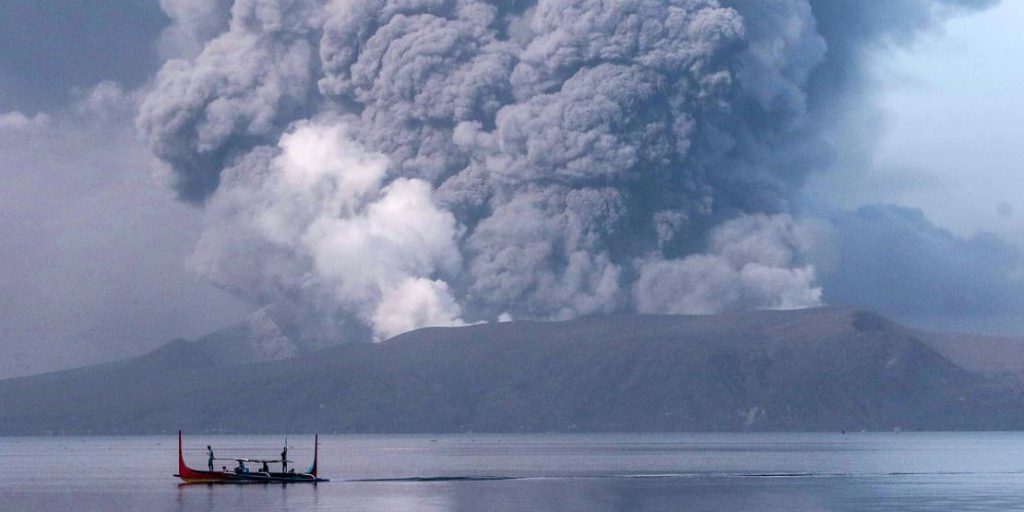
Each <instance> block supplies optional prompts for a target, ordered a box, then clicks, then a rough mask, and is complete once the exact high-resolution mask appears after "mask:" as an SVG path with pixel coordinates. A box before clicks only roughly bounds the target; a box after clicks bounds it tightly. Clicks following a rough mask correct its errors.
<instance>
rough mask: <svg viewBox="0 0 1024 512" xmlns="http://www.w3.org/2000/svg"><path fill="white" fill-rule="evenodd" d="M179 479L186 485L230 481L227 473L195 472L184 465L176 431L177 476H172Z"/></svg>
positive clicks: (179, 435)
mask: <svg viewBox="0 0 1024 512" xmlns="http://www.w3.org/2000/svg"><path fill="white" fill-rule="evenodd" d="M174 476H177V477H178V478H181V479H182V480H184V481H185V483H187V484H198V483H218V482H226V481H228V480H229V479H230V477H229V475H228V473H226V472H224V471H196V470H194V469H192V468H190V467H188V466H187V465H186V464H185V457H184V455H182V452H181V431H180V430H179V431H178V474H177V475H174Z"/></svg>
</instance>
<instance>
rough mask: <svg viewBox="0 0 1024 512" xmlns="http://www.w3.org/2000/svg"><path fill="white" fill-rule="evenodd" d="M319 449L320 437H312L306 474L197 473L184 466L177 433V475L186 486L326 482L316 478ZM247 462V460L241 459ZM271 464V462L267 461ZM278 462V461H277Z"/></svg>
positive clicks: (316, 435) (259, 472) (267, 472)
mask: <svg viewBox="0 0 1024 512" xmlns="http://www.w3.org/2000/svg"><path fill="white" fill-rule="evenodd" d="M319 447H320V435H319V434H315V435H314V444H313V464H312V465H311V466H310V467H309V471H308V472H306V473H296V472H294V470H293V471H291V472H289V473H285V472H269V471H256V472H248V471H245V472H235V471H198V470H195V469H192V468H190V467H188V465H187V464H185V456H184V454H183V451H182V447H181V431H180V430H179V431H178V474H176V475H174V476H176V477H178V478H181V479H182V480H183V481H184V482H185V483H187V484H218V483H291V482H311V483H317V482H327V481H328V479H326V478H319V477H317V474H316V473H317V455H318V452H319ZM243 460H247V459H243ZM268 462H273V461H268ZM278 462H280V461H278Z"/></svg>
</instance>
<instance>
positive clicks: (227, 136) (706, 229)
mask: <svg viewBox="0 0 1024 512" xmlns="http://www.w3.org/2000/svg"><path fill="white" fill-rule="evenodd" d="M988 3H989V2H980V1H973V2H972V1H952V0H948V1H942V0H934V1H926V0H907V1H902V2H880V1H870V2H849V1H845V0H831V1H825V0H820V1H813V0H812V1H808V0H768V1H765V0H757V1H755V0H732V1H730V0H657V1H656V0H644V1H637V2H601V1H596V0H542V1H535V2H527V1H523V2H500V3H499V2H485V1H479V0H402V1H398V0H351V1H344V2H342V1H336V2H326V3H325V2H317V1H313V0H276V1H275V0H237V1H235V2H234V4H233V5H232V7H231V13H230V20H229V21H228V22H227V24H226V25H225V27H226V29H225V30H224V31H223V32H222V33H220V34H219V35H216V36H210V35H209V34H208V33H205V32H204V30H208V27H206V28H203V27H199V28H196V29H195V30H194V31H192V32H190V33H194V34H196V35H194V36H193V37H192V39H191V40H193V41H197V44H199V43H198V42H199V41H201V42H202V49H201V51H198V53H195V55H194V57H190V58H185V59H180V60H172V61H170V62H168V63H167V64H166V65H165V66H164V68H163V69H162V70H161V72H160V73H159V75H158V76H157V77H156V80H155V84H154V87H153V88H152V90H151V91H150V92H149V94H148V96H147V98H146V99H145V101H144V102H143V104H142V107H141V111H140V114H139V117H138V126H139V127H140V129H141V131H142V133H143V134H144V135H145V137H146V138H147V140H148V142H149V144H150V147H151V148H152V150H153V152H154V154H156V155H157V156H158V157H160V158H161V159H162V160H164V161H165V162H167V163H168V164H170V165H171V167H172V169H173V172H174V176H175V178H176V186H177V190H178V192H179V194H180V195H181V197H182V198H184V199H186V200H188V201H192V202H196V203H205V204H207V207H208V212H209V213H208V228H207V230H206V232H205V233H204V236H203V241H202V243H201V244H200V245H199V248H198V250H197V253H196V255H195V257H194V262H195V264H196V266H197V268H199V269H200V271H201V272H203V274H204V275H205V276H207V277H208V278H209V279H210V280H212V281H213V282H214V283H217V284H218V285H220V286H222V287H224V288H226V289H229V290H232V291H234V292H235V293H237V294H239V295H241V296H243V297H246V298H247V299H249V300H250V301H253V302H257V303H260V304H266V303H277V302H287V303H289V304H296V305H298V306H297V307H298V308H299V309H305V310H307V311H309V312H310V315H311V316H314V317H317V318H331V319H333V320H332V321H331V322H330V323H331V324H332V325H353V326H361V327H363V328H369V329H370V330H371V331H373V332H374V333H376V334H375V336H377V337H380V336H386V335H389V334H392V333H394V332H397V331H399V330H401V329H408V328H414V327H417V326H423V325H444V324H458V323H462V322H473V321H480V320H492V319H495V318H498V317H499V316H500V317H503V318H507V317H509V316H512V317H529V318H568V317H573V316H578V315H587V314H593V313H604V312H611V311H616V310H623V309H634V310H635V309H639V310H643V311H672V312H703V311H720V310H729V309H740V308H780V307H805V306H811V305H816V304H818V303H819V302H820V298H821V289H820V286H819V284H818V282H817V280H816V277H815V269H814V267H813V265H812V264H811V263H809V262H810V261H812V260H813V254H814V253H816V252H820V251H821V248H819V247H816V246H815V244H818V243H824V242H822V240H824V239H826V238H827V237H819V236H810V235H809V234H808V233H810V232H811V231H814V230H808V229H807V228H806V226H804V224H803V223H802V222H801V221H795V220H794V219H793V217H792V214H793V213H795V212H794V207H793V201H794V196H795V194H796V192H797V191H798V190H799V189H800V188H801V187H802V185H803V184H804V181H805V179H806V178H807V177H808V176H809V175H810V174H811V173H813V172H816V171H820V170H824V169H825V168H827V167H828V166H829V165H830V163H831V162H832V161H833V158H834V154H835V152H836V143H837V141H836V140H835V138H834V136H835V132H834V131H833V130H830V128H831V126H832V123H833V122H834V119H835V117H836V116H835V114H836V113H837V112H839V111H840V110H841V109H844V108H849V107H850V106H851V105H852V106H856V104H857V102H858V101H860V100H861V97H860V94H859V92H860V85H861V74H862V73H861V70H860V59H862V58H863V52H864V50H865V49H867V48H872V47H878V46H879V45H885V44H890V43H893V42H897V43H898V42H902V41H907V40H909V39H911V38H913V36H914V35H915V34H916V33H917V32H919V31H921V30H923V29H927V28H928V27H931V26H933V25H934V24H935V23H936V22H937V21H939V20H941V19H942V18H943V17H945V16H947V15H948V13H949V12H951V11H952V10H955V9H958V8H964V9H970V8H979V7H983V6H984V5H987V4H988ZM173 4H174V6H175V9H176V10H175V13H176V18H175V19H177V20H179V22H180V23H184V22H182V21H181V20H190V19H196V16H194V15H193V14H195V13H190V11H189V9H190V7H189V6H190V5H191V6H192V8H195V9H200V6H198V4H195V5H193V4H190V3H189V2H174V3H173ZM184 26H187V25H183V27H184ZM183 30H184V29H183ZM840 142H841V141H840ZM407 225H412V226H415V229H413V230H409V229H405V226H407ZM737 248H742V250H738V249H737ZM342 331H345V332H349V331H348V330H347V329H342ZM355 331H358V332H360V333H365V331H363V330H362V329H355ZM336 335H337V334H336V333H334V332H332V334H331V336H336ZM359 336H363V334H359V335H358V336H355V337H359Z"/></svg>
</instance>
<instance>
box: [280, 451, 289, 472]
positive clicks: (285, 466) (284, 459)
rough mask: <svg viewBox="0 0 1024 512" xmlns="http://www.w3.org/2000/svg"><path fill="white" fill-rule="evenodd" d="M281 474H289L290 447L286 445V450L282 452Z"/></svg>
mask: <svg viewBox="0 0 1024 512" xmlns="http://www.w3.org/2000/svg"><path fill="white" fill-rule="evenodd" d="M281 472H282V473H287V472H288V445H285V446H284V449H283V450H281Z"/></svg>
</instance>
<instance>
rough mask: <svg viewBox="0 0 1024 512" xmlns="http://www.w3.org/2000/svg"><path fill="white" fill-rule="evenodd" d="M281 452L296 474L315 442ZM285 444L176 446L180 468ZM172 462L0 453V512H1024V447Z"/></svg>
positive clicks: (576, 438)
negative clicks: (286, 478) (277, 464)
mask: <svg viewBox="0 0 1024 512" xmlns="http://www.w3.org/2000/svg"><path fill="white" fill-rule="evenodd" d="M288 442H289V458H290V459H294V460H296V461H297V463H296V466H297V467H299V468H304V467H305V466H306V465H308V463H309V461H310V460H311V458H312V442H313V441H312V436H291V437H289V441H288ZM281 443H282V439H281V438H280V437H268V436H211V435H188V434H186V436H185V448H186V451H185V459H186V462H188V463H189V465H190V466H192V467H195V468H203V467H205V466H206V455H205V448H206V445H207V444H211V445H213V447H214V450H215V451H216V453H217V456H218V457H232V456H239V457H267V458H272V457H274V456H275V455H276V454H277V453H278V452H279V451H280V447H281ZM176 451H177V439H176V437H175V436H151V437H53V438H0V510H4V511H20V510H32V511H37V510H76V511H91V510H97V511H99V510H102V511H122V510H125V511H127V510H156V511H162V510H210V511H213V510H216V511H228V510H247V511H249V510H260V509H273V510H296V511H299V510H346V511H361V510H383V511H406V510H415V511H427V512H429V511H438V512H440V511H467V512H470V511H484V510H499V511H513V510H515V511H545V510H551V511H611V510H623V511H662V510H666V511H667V510H692V511H729V512H734V511H745V510H749V511H759V512H770V511H786V512H795V511H816V512H818V511H859V512H864V511H876V510H892V511H939V510H941V511H949V510H957V511H975V510H978V511H980V510H991V511H1007V510H1024V434H1021V433H981V434H978V433H971V434H959V433H958V434H948V433H942V434H939V433H934V434H910V433H902V434H847V435H841V434H644V435H632V434H628V435H622V434H616V435H469V434H466V435H453V436H429V435H427V436H321V438H320V473H321V476H326V477H329V478H331V479H332V481H331V482H327V483H321V484H319V485H315V486H314V485H310V484H292V485H287V486H285V485H279V484H278V485H262V484H261V485H236V486H209V485H179V484H178V482H179V481H178V480H177V479H176V478H174V477H172V476H171V475H172V474H173V473H175V472H176V470H177V460H176V459H177V453H176ZM222 464H227V463H226V462H225V463H222ZM423 479H427V481H424V480H423ZM360 480H362V481H360ZM367 480H372V481H367Z"/></svg>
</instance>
